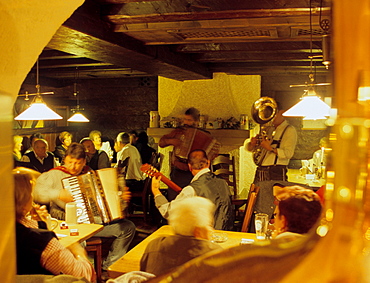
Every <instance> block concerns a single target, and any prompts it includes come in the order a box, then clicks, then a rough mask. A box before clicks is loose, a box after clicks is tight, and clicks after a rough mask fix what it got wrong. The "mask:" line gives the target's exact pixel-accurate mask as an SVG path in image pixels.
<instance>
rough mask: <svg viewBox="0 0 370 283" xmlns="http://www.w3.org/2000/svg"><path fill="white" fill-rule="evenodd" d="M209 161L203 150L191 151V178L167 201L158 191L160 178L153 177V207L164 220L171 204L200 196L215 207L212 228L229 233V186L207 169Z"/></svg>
mask: <svg viewBox="0 0 370 283" xmlns="http://www.w3.org/2000/svg"><path fill="white" fill-rule="evenodd" d="M209 165H210V160H209V159H208V158H207V154H206V153H205V152H204V151H203V150H200V149H198V150H193V151H192V152H190V154H189V158H188V166H189V172H191V174H192V176H193V178H192V180H191V183H190V184H189V185H188V186H185V187H184V188H183V189H182V190H181V192H180V193H179V194H178V196H177V197H176V198H175V199H174V200H172V201H169V200H167V199H166V197H165V196H163V195H162V193H161V191H160V190H159V182H160V180H161V177H156V175H154V177H153V179H152V192H153V196H154V201H155V205H156V207H157V208H158V210H159V212H160V213H161V214H162V216H163V217H164V218H166V219H167V218H168V215H169V212H170V208H171V204H172V203H173V202H178V201H181V200H182V199H185V198H189V197H194V196H200V197H204V198H208V199H209V200H211V201H212V202H213V203H214V204H215V206H216V210H215V222H214V228H215V229H217V230H227V231H230V230H232V228H233V223H234V219H233V218H234V213H233V208H232V205H231V196H230V190H229V186H228V185H227V183H226V181H225V180H224V179H221V178H217V177H216V176H215V175H214V174H213V173H212V172H211V171H210V169H209Z"/></svg>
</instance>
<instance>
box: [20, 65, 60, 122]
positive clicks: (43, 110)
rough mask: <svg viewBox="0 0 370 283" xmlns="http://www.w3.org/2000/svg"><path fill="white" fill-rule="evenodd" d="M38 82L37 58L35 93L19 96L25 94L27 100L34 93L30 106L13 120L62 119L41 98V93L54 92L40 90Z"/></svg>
mask: <svg viewBox="0 0 370 283" xmlns="http://www.w3.org/2000/svg"><path fill="white" fill-rule="evenodd" d="M40 88H41V87H40V84H39V60H37V62H36V93H27V92H26V94H20V95H19V96H25V100H28V99H29V98H28V97H29V96H30V95H35V98H34V99H33V101H32V103H31V105H30V107H28V108H27V109H26V110H25V111H23V112H22V113H21V114H19V115H18V116H17V117H15V118H14V120H20V121H30V120H32V121H38V120H61V119H63V117H62V116H60V115H59V114H58V113H56V112H54V111H53V110H51V109H50V108H49V107H48V106H47V105H46V103H45V102H44V100H43V99H42V97H41V95H45V94H54V92H43V93H41V92H40Z"/></svg>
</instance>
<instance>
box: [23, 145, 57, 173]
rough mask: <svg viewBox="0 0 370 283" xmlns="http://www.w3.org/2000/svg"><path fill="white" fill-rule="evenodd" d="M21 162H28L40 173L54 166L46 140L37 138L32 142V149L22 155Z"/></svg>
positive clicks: (52, 155)
mask: <svg viewBox="0 0 370 283" xmlns="http://www.w3.org/2000/svg"><path fill="white" fill-rule="evenodd" d="M21 161H22V162H30V163H31V164H32V166H33V167H35V168H36V169H37V171H39V172H40V173H44V172H46V171H49V170H50V169H52V168H54V167H56V163H55V159H54V154H52V153H51V152H50V151H48V142H47V141H46V140H44V139H38V140H36V141H35V142H34V143H33V151H30V152H29V153H26V154H25V155H23V156H22V159H21Z"/></svg>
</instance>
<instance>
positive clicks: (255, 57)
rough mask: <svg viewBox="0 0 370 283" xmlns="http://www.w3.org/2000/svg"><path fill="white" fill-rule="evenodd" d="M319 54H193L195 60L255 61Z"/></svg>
mask: <svg viewBox="0 0 370 283" xmlns="http://www.w3.org/2000/svg"><path fill="white" fill-rule="evenodd" d="M310 55H313V56H321V55H322V53H321V52H320V53H312V54H310V53H292V52H279V51H271V52H260V53H259V52H253V53H250V52H249V51H239V52H227V53H225V52H209V53H204V54H198V55H195V56H193V58H194V59H195V61H197V62H202V63H205V62H246V61H248V62H257V61H301V62H302V61H310V59H309V56H310Z"/></svg>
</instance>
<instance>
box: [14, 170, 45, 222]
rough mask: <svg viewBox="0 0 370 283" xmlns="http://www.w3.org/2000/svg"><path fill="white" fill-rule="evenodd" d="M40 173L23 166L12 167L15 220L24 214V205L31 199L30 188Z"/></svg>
mask: <svg viewBox="0 0 370 283" xmlns="http://www.w3.org/2000/svg"><path fill="white" fill-rule="evenodd" d="M38 176H40V173H39V172H37V171H35V170H32V169H28V168H25V167H17V168H15V169H13V178H14V201H15V217H16V219H17V220H19V219H22V218H23V217H24V216H25V211H24V207H25V206H26V205H27V204H28V203H29V201H30V199H32V190H33V187H34V186H35V183H36V179H37V178H38Z"/></svg>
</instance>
